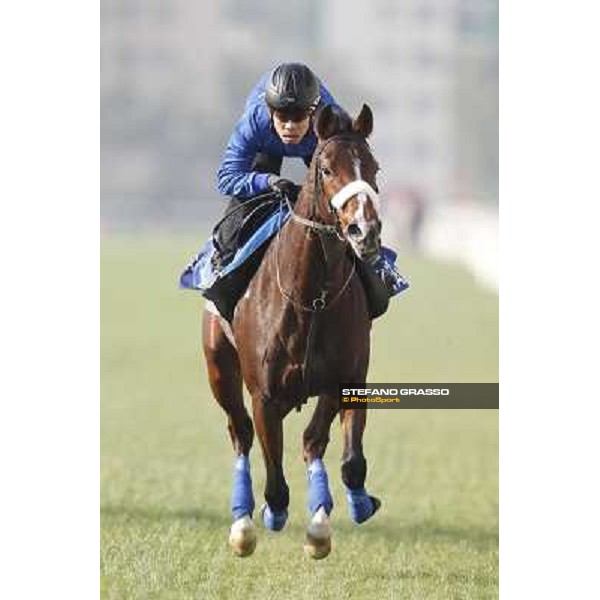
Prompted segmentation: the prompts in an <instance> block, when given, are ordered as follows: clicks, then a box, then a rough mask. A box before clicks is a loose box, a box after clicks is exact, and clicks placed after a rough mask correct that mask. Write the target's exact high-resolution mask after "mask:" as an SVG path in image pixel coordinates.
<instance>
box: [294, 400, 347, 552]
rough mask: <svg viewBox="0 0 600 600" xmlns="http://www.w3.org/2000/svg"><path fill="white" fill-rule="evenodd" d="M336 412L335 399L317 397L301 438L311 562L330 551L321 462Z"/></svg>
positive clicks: (329, 506) (325, 480) (325, 482)
mask: <svg viewBox="0 0 600 600" xmlns="http://www.w3.org/2000/svg"><path fill="white" fill-rule="evenodd" d="M338 410H339V408H338V400H337V396H336V395H334V394H323V395H321V396H319V400H318V402H317V406H316V408H315V412H314V413H313V416H312V419H311V420H310V423H309V424H308V426H307V427H306V429H305V431H304V435H303V444H304V460H305V461H306V465H307V471H308V510H309V511H310V514H311V516H312V519H311V522H310V523H309V525H308V528H307V530H306V544H305V546H304V550H305V551H306V553H307V554H308V555H309V556H310V557H312V558H325V557H326V556H327V555H328V554H329V552H330V551H331V526H330V523H329V515H330V514H331V510H332V509H333V499H332V498H331V492H330V491H329V480H328V477H327V471H326V470H325V465H324V464H323V460H322V459H323V456H324V455H325V450H326V449H327V444H328V443H329V429H330V427H331V422H332V421H333V419H334V418H335V415H336V414H337V412H338Z"/></svg>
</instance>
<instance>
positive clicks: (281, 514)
mask: <svg viewBox="0 0 600 600" xmlns="http://www.w3.org/2000/svg"><path fill="white" fill-rule="evenodd" d="M262 518H263V523H264V524H265V527H266V528H267V529H270V530H271V531H281V530H282V529H283V528H284V527H285V523H286V521H287V518H288V512H287V510H285V509H283V510H280V511H272V510H271V508H270V507H269V505H268V504H265V506H264V509H263V515H262Z"/></svg>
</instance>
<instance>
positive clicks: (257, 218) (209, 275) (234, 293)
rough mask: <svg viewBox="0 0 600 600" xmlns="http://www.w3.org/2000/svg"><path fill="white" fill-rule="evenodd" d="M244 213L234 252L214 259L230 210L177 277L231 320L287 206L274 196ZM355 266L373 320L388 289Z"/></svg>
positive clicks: (369, 270) (364, 267) (286, 215)
mask: <svg viewBox="0 0 600 600" xmlns="http://www.w3.org/2000/svg"><path fill="white" fill-rule="evenodd" d="M245 212H246V214H245V215H244V218H243V219H241V224H240V225H239V226H238V227H237V232H236V244H237V249H236V250H235V252H233V253H232V254H231V255H230V256H227V257H226V259H225V261H219V260H215V259H216V257H217V256H219V254H220V252H219V243H218V241H217V239H218V237H219V232H220V230H221V228H222V227H226V226H227V219H228V218H235V217H233V216H232V215H233V214H234V211H230V212H229V213H228V214H226V215H225V216H224V217H223V219H221V221H219V223H217V225H216V226H215V228H214V230H213V235H212V236H211V238H210V239H209V240H208V241H207V242H206V243H205V244H204V246H203V247H202V249H201V250H200V252H199V253H198V254H197V255H196V257H195V258H194V259H193V260H192V261H191V262H190V263H189V264H188V265H187V266H186V267H185V269H184V271H183V273H182V274H181V277H180V280H179V285H180V287H181V288H184V289H195V290H198V291H200V293H201V294H202V295H203V296H204V297H205V298H207V299H208V300H211V301H212V302H213V303H214V304H215V306H216V307H217V309H218V311H219V313H220V314H221V315H222V316H223V317H224V318H225V319H227V321H229V322H231V321H232V320H233V314H234V310H235V307H236V305H237V303H238V301H239V299H240V298H241V296H242V294H244V292H245V291H246V289H247V287H248V284H249V283H250V280H251V279H252V277H254V275H255V273H256V271H257V270H258V267H259V266H260V263H261V262H262V259H263V257H264V255H265V252H266V251H267V248H268V247H269V244H270V243H271V240H272V239H273V237H274V236H275V235H276V234H277V232H278V231H279V230H280V229H281V227H283V225H284V223H285V222H286V221H287V219H288V218H289V216H290V213H289V205H288V203H287V202H285V199H283V198H282V197H281V196H277V197H276V201H267V202H265V201H264V199H263V202H262V203H261V204H259V205H257V206H256V207H254V208H252V209H251V210H249V211H245ZM238 216H239V215H238ZM237 220H238V222H239V221H240V219H239V218H238V219H237ZM356 269H357V272H358V274H359V277H360V279H361V281H362V284H363V288H364V290H365V295H366V297H367V305H368V308H369V316H370V318H371V319H375V318H377V317H379V316H380V315H382V314H383V313H384V312H385V311H386V310H387V308H388V304H389V301H390V297H389V292H388V290H387V288H386V286H385V285H384V283H383V282H382V281H381V279H380V278H379V276H378V275H377V274H376V273H375V271H374V270H373V269H372V268H370V267H369V266H368V265H366V264H364V263H363V262H362V261H360V260H357V261H356Z"/></svg>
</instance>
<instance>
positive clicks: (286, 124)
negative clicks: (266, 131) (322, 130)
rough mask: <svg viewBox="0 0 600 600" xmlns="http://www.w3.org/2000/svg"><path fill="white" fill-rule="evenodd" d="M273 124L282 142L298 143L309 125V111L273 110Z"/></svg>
mask: <svg viewBox="0 0 600 600" xmlns="http://www.w3.org/2000/svg"><path fill="white" fill-rule="evenodd" d="M273 126H274V127H275V131H276V132H277V135H278V136H279V137H280V138H281V141H282V142H283V143H284V144H299V143H300V142H301V141H302V138H303V137H304V136H305V135H306V133H307V132H308V128H309V127H310V113H308V112H306V111H281V110H276V111H274V112H273Z"/></svg>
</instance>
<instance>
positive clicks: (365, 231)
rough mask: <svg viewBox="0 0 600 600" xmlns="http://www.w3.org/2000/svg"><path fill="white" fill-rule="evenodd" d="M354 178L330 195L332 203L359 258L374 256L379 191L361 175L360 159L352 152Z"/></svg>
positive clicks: (377, 247) (377, 240)
mask: <svg viewBox="0 0 600 600" xmlns="http://www.w3.org/2000/svg"><path fill="white" fill-rule="evenodd" d="M352 164H353V169H354V176H355V179H354V180H353V181H350V182H349V183H347V184H346V185H345V186H344V187H343V188H342V189H341V190H339V191H338V192H337V193H336V194H335V195H334V196H333V198H332V199H331V205H332V206H333V207H334V208H335V209H336V210H337V211H338V214H340V218H341V221H342V223H343V229H344V233H345V235H346V239H347V240H348V241H349V242H350V245H351V246H352V249H353V250H354V252H355V254H356V255H357V256H358V257H359V258H361V259H362V260H366V261H370V260H373V259H374V258H375V257H376V256H377V255H378V254H379V250H380V244H381V242H380V236H379V234H380V232H381V222H380V220H379V195H378V194H377V192H376V191H375V190H374V189H373V187H372V186H371V185H370V184H369V183H368V182H367V181H365V180H364V179H363V178H362V174H361V161H360V157H359V156H358V154H357V153H356V152H355V151H354V152H353V161H352Z"/></svg>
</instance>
